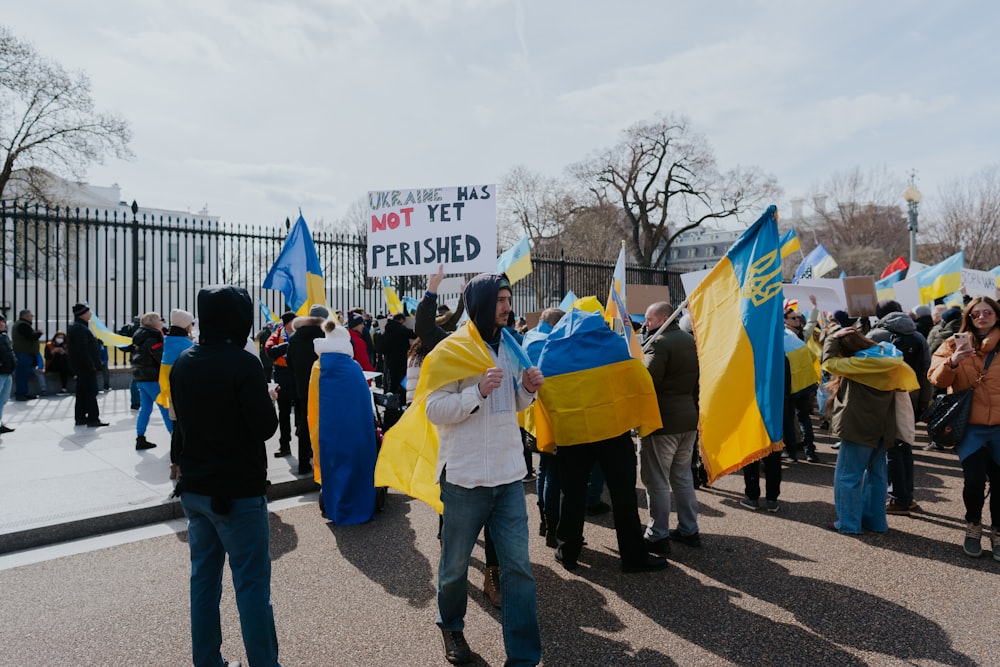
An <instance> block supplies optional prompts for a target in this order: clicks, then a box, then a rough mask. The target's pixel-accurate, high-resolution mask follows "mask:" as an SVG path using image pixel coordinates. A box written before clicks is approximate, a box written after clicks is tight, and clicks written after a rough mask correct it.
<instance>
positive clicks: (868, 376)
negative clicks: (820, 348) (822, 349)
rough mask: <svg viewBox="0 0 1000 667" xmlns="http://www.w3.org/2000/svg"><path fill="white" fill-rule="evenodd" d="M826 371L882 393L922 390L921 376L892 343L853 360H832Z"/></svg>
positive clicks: (861, 353)
mask: <svg viewBox="0 0 1000 667" xmlns="http://www.w3.org/2000/svg"><path fill="white" fill-rule="evenodd" d="M823 370H825V371H826V372H827V373H830V374H831V375H840V376H841V377H845V378H847V379H848V380H854V381H855V382H860V383H861V384H863V385H866V386H869V387H871V388H872V389H878V390H879V391H897V390H899V391H915V390H917V389H919V388H920V383H919V382H918V381H917V374H916V373H914V372H913V369H912V368H910V366H909V364H907V363H906V361H904V360H903V353H902V352H900V351H899V350H898V349H896V347H895V346H894V345H892V343H885V342H883V343H879V344H877V345H873V346H871V347H869V348H865V349H864V350H860V351H858V352H855V353H854V356H851V357H830V358H828V359H827V360H826V361H825V362H823Z"/></svg>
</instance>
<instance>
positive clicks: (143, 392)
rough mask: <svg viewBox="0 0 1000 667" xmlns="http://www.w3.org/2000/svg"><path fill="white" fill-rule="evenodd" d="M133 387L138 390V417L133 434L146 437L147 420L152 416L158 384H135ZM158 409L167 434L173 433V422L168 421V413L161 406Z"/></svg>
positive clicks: (158, 393)
mask: <svg viewBox="0 0 1000 667" xmlns="http://www.w3.org/2000/svg"><path fill="white" fill-rule="evenodd" d="M135 386H136V387H137V388H138V389H139V417H138V418H137V419H136V420H135V434H136V435H146V429H147V428H148V427H149V418H150V417H151V416H152V414H153V405H154V404H155V403H156V397H157V396H159V395H160V383H159V382H136V383H135ZM159 407H160V414H161V415H162V416H163V425H164V426H166V427H167V433H173V432H174V422H173V420H172V419H170V411H169V410H167V409H166V408H165V407H163V406H162V405H161V406H159Z"/></svg>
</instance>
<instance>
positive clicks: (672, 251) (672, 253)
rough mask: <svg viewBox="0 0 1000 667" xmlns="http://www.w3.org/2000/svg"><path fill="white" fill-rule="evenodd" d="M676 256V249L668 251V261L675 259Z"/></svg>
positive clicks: (677, 252)
mask: <svg viewBox="0 0 1000 667" xmlns="http://www.w3.org/2000/svg"><path fill="white" fill-rule="evenodd" d="M678 254H679V251H678V250H677V248H671V249H670V259H677V255H678Z"/></svg>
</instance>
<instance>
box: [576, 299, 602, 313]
mask: <svg viewBox="0 0 1000 667" xmlns="http://www.w3.org/2000/svg"><path fill="white" fill-rule="evenodd" d="M570 308H576V309H577V310H583V311H585V312H588V313H600V314H601V316H602V317H603V316H604V306H602V305H601V302H600V301H598V300H597V297H596V296H581V297H580V298H579V299H577V300H576V301H574V302H573V305H572V306H570Z"/></svg>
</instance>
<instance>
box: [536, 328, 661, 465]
mask: <svg viewBox="0 0 1000 667" xmlns="http://www.w3.org/2000/svg"><path fill="white" fill-rule="evenodd" d="M529 345H530V342H529ZM529 356H530V353H529ZM538 368H539V369H540V370H541V371H542V375H543V376H545V384H543V385H542V388H541V389H539V390H538V399H537V400H536V401H535V403H534V405H533V406H532V408H533V409H534V414H533V420H526V424H530V425H531V428H529V431H531V432H532V435H534V436H535V439H536V440H537V442H538V448H539V450H540V451H552V450H553V449H554V447H555V445H558V446H560V447H569V446H572V445H579V444H583V443H588V442H597V441H600V440H607V439H608V438H613V437H615V436H619V435H621V434H622V433H625V432H627V431H629V430H631V429H633V428H636V429H638V430H639V435H649V434H650V433H652V432H653V431H655V430H657V429H659V428H660V427H661V426H662V423H661V422H660V408H659V405H658V403H657V401H656V390H655V389H654V387H653V379H652V377H651V376H650V375H649V371H647V370H646V367H645V366H643V364H642V361H640V360H639V359H634V358H633V357H632V356H631V355H630V353H629V349H628V345H627V344H626V343H625V341H624V339H622V337H621V336H619V335H618V334H616V333H615V332H613V331H611V329H609V328H608V325H607V323H606V322H604V320H603V319H602V318H601V315H600V314H599V313H588V312H586V311H582V310H577V309H573V310H571V311H569V312H568V313H566V315H565V316H564V317H563V318H562V319H561V320H559V323H558V324H556V325H555V327H553V328H552V331H550V332H549V333H548V336H547V337H546V338H545V343H544V345H543V346H542V350H541V354H540V355H539V356H538ZM526 428H528V427H527V426H526ZM532 429H533V430H532Z"/></svg>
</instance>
